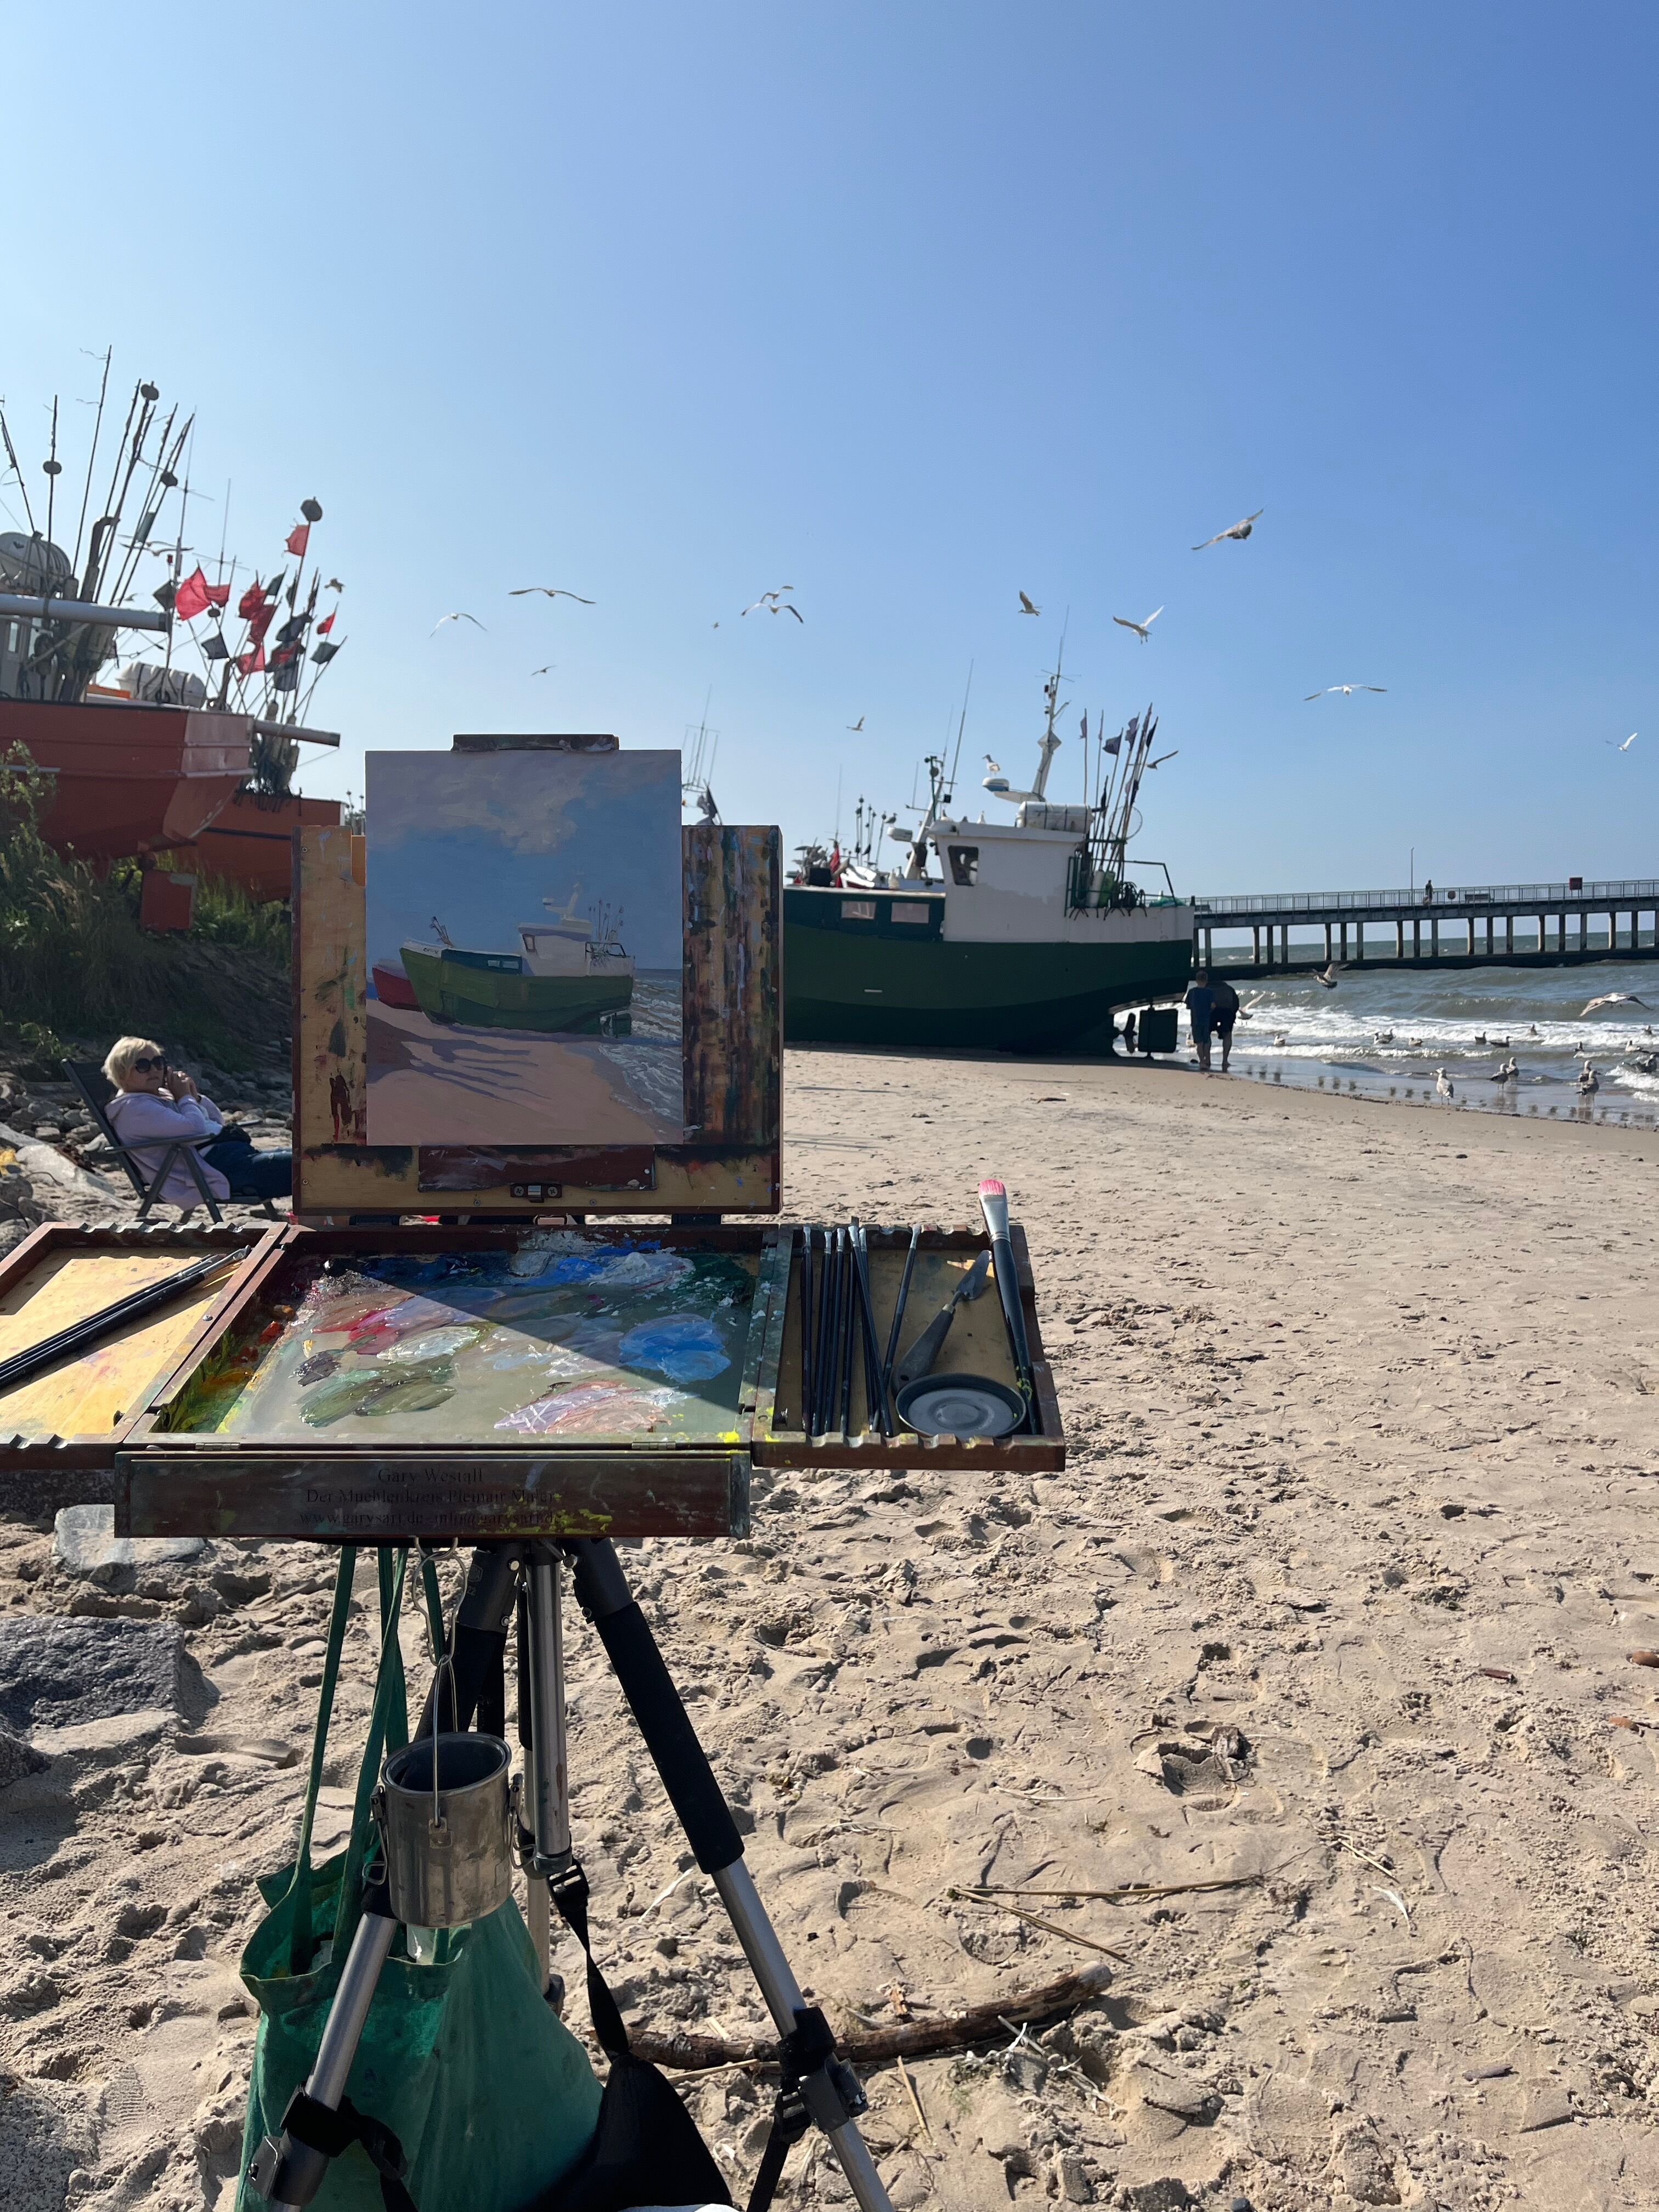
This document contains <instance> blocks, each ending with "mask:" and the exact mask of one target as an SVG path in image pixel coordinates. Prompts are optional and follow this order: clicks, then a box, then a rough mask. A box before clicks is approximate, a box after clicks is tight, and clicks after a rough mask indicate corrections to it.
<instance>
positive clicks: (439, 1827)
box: [374, 1733, 513, 1928]
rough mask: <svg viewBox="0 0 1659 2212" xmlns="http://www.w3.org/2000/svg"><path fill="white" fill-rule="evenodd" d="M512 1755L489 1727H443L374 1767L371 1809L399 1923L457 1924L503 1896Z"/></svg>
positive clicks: (506, 1891) (509, 1872)
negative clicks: (483, 1731) (456, 1730)
mask: <svg viewBox="0 0 1659 2212" xmlns="http://www.w3.org/2000/svg"><path fill="white" fill-rule="evenodd" d="M512 1756H513V1755H512V1753H510V1752H509V1751H508V1749H507V1746H506V1745H505V1744H504V1743H503V1742H502V1741H501V1738H500V1736H498V1735H473V1734H471V1733H468V1734H466V1735H451V1734H445V1735H440V1736H436V1737H434V1736H423V1737H422V1738H421V1739H420V1740H419V1741H417V1742H415V1743H411V1744H406V1745H405V1746H404V1749H403V1750H402V1751H394V1752H393V1753H392V1756H391V1758H390V1759H387V1760H386V1765H384V1766H383V1767H382V1768H381V1769H380V1787H379V1789H378V1790H376V1791H375V1793H374V1817H375V1819H376V1820H377V1821H378V1822H379V1824H380V1836H381V1839H382V1841H383V1843H384V1844H385V1847H386V1887H387V1889H388V1890H389V1891H390V1892H391V1895H392V1911H393V1913H394V1914H395V1915H396V1917H398V1919H399V1920H401V1921H403V1922H404V1923H405V1924H406V1925H408V1926H412V1927H416V1928H463V1927H465V1925H466V1923H468V1922H469V1921H471V1920H482V1919H483V1918H485V1917H486V1916H487V1915H488V1914H489V1913H492V1912H494V1911H495V1910H496V1909H497V1908H498V1907H499V1906H501V1905H504V1904H505V1903H506V1902H507V1898H508V1897H509V1895H510V1894H511V1893H512V1887H513V1835H512V1812H511V1788H510V1785H509V1783H508V1780H507V1769H508V1767H509V1766H510V1765H511V1764H512ZM434 1767H436V1771H434Z"/></svg>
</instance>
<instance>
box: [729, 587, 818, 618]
mask: <svg viewBox="0 0 1659 2212" xmlns="http://www.w3.org/2000/svg"><path fill="white" fill-rule="evenodd" d="M794 588H795V587H794V586H793V584H785V585H784V586H782V588H781V590H779V591H775V592H762V593H761V595H760V597H759V599H752V600H751V601H750V604H749V605H747V606H746V607H745V608H744V614H746V615H752V614H753V613H754V611H755V610H756V608H757V607H764V608H765V610H766V611H767V613H768V614H769V615H793V617H795V620H796V621H797V622H798V623H804V622H805V620H806V617H805V615H804V614H803V613H802V612H801V611H800V609H799V607H797V606H792V605H790V603H789V601H788V600H787V599H785V597H784V596H783V594H784V592H793V590H794Z"/></svg>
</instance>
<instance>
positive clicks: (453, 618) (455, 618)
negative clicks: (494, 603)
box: [428, 609, 489, 637]
mask: <svg viewBox="0 0 1659 2212" xmlns="http://www.w3.org/2000/svg"><path fill="white" fill-rule="evenodd" d="M447 622H470V623H471V625H472V627H473V629H483V623H481V622H480V621H479V620H478V617H477V615H470V614H468V613H467V612H466V611H465V609H463V611H461V612H460V613H459V614H454V615H440V616H439V617H438V619H437V621H436V622H435V623H433V625H432V628H431V630H430V631H429V633H428V635H430V636H433V637H436V635H438V632H439V631H440V630H441V629H442V628H443V626H444V624H445V623H447ZM484 634H485V635H486V636H488V635H489V633H488V631H485V633H484Z"/></svg>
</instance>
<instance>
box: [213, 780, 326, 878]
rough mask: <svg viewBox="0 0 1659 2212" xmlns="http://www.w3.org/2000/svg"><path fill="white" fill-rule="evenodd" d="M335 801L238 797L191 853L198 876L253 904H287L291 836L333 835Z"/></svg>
mask: <svg viewBox="0 0 1659 2212" xmlns="http://www.w3.org/2000/svg"><path fill="white" fill-rule="evenodd" d="M339 823H340V802H339V800H338V799H301V797H300V796H299V795H298V793H289V794H288V795H287V796H286V797H285V798H283V799H262V798H260V797H259V796H258V794H257V793H254V792H251V791H239V792H238V793H236V795H235V797H234V799H231V800H230V802H229V804H228V805H226V806H224V807H222V808H221V810H220V811H219V812H218V813H217V814H216V815H215V816H214V817H213V819H212V821H211V822H210V823H209V824H208V826H207V828H206V829H204V830H203V832H202V834H201V836H199V837H197V840H196V841H195V843H194V845H193V846H192V848H191V860H193V862H194V864H195V866H196V871H197V874H198V875H203V876H218V877H220V878H222V880H223V881H224V882H225V883H228V884H236V885H238V886H239V888H240V889H241V890H245V891H246V893H247V895H248V896H249V897H250V898H251V899H285V898H287V897H288V896H289V891H290V890H292V888H293V878H294V832H295V830H296V829H301V828H302V827H303V828H304V829H337V828H338V827H339Z"/></svg>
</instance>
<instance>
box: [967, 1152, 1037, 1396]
mask: <svg viewBox="0 0 1659 2212" xmlns="http://www.w3.org/2000/svg"><path fill="white" fill-rule="evenodd" d="M979 1207H980V1212H981V1213H982V1214H983V1215H984V1216H985V1226H986V1229H987V1232H988V1233H989V1236H990V1239H991V1250H992V1252H993V1254H994V1255H995V1260H996V1271H997V1295H998V1296H999V1297H1000V1299H1001V1300H1002V1318H1003V1320H1004V1322H1006V1324H1007V1328H1008V1348H1009V1350H1010V1351H1011V1352H1012V1354H1013V1359H1014V1379H1015V1381H1016V1382H1017V1383H1018V1384H1019V1388H1020V1392H1021V1395H1023V1397H1024V1400H1025V1419H1026V1421H1027V1424H1028V1425H1034V1422H1035V1411H1036V1383H1035V1381H1034V1379H1033V1377H1032V1374H1031V1351H1030V1344H1029V1342H1028V1341H1027V1339H1026V1335H1025V1312H1024V1307H1023V1306H1022V1305H1021V1304H1020V1302H1019V1277H1018V1272H1017V1271H1016V1269H1015V1267H1014V1247H1013V1242H1012V1238H1011V1237H1009V1234H1008V1193H1007V1190H1006V1188H1005V1187H1004V1186H1003V1184H1002V1183H1001V1182H999V1181H998V1179H997V1178H996V1176H987V1177H986V1179H985V1181H984V1182H981V1185H980V1187H979Z"/></svg>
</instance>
